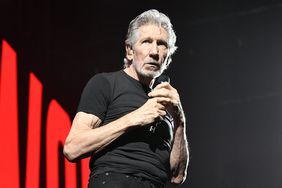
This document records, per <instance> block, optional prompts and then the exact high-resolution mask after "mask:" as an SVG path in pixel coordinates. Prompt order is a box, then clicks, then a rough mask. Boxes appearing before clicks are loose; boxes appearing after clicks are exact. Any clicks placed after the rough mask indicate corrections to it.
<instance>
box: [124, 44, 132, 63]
mask: <svg viewBox="0 0 282 188" xmlns="http://www.w3.org/2000/svg"><path fill="white" fill-rule="evenodd" d="M125 50H126V59H127V60H128V61H132V59H133V54H134V52H133V49H132V47H131V46H130V45H128V44H126V45H125Z"/></svg>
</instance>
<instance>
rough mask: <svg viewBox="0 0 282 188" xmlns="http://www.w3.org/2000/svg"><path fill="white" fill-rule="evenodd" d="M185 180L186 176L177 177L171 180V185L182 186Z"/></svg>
mask: <svg viewBox="0 0 282 188" xmlns="http://www.w3.org/2000/svg"><path fill="white" fill-rule="evenodd" d="M185 179H186V176H185V175H178V176H176V177H172V178H171V183H172V184H175V185H180V184H182V183H183V182H184V181H185Z"/></svg>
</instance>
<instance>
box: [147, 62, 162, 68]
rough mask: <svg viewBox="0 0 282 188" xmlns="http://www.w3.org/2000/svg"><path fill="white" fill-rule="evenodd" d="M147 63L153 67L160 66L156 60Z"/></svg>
mask: <svg viewBox="0 0 282 188" xmlns="http://www.w3.org/2000/svg"><path fill="white" fill-rule="evenodd" d="M147 64H148V65H150V66H153V67H157V68H160V64H159V63H157V62H149V63H147Z"/></svg>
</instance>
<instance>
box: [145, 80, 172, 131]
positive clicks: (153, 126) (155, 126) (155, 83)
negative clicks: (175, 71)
mask: <svg viewBox="0 0 282 188" xmlns="http://www.w3.org/2000/svg"><path fill="white" fill-rule="evenodd" d="M162 82H168V83H170V78H169V77H168V76H167V75H164V74H162V75H160V76H159V77H157V78H156V79H155V81H154V83H153V86H152V90H153V89H154V88H155V87H156V86H157V85H159V84H160V83H162ZM160 123H161V121H157V122H156V124H155V125H151V126H150V128H149V131H150V132H152V133H155V131H156V128H157V126H158V125H159V124H160Z"/></svg>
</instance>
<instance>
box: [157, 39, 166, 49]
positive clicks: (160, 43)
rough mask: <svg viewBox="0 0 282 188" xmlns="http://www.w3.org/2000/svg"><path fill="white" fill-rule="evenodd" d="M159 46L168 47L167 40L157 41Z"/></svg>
mask: <svg viewBox="0 0 282 188" xmlns="http://www.w3.org/2000/svg"><path fill="white" fill-rule="evenodd" d="M157 44H158V46H164V47H166V48H167V42H166V41H158V42H157Z"/></svg>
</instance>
